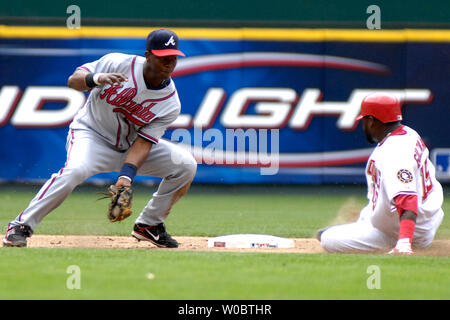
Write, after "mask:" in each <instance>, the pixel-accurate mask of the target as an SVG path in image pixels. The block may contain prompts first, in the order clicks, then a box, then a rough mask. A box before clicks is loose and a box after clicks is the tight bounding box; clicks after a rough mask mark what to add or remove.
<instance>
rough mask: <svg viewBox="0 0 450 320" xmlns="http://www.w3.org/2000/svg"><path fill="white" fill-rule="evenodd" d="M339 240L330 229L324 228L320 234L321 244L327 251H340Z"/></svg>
mask: <svg viewBox="0 0 450 320" xmlns="http://www.w3.org/2000/svg"><path fill="white" fill-rule="evenodd" d="M337 242H338V239H337V238H336V237H334V236H333V232H330V229H326V230H324V231H323V232H322V234H321V235H320V245H321V246H322V248H323V249H325V250H326V251H327V252H331V253H334V252H339V250H338V247H339V246H338V245H337Z"/></svg>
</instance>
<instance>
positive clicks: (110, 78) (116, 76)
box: [97, 73, 128, 85]
mask: <svg viewBox="0 0 450 320" xmlns="http://www.w3.org/2000/svg"><path fill="white" fill-rule="evenodd" d="M97 81H98V83H100V85H103V84H110V85H114V84H119V83H121V82H126V81H128V78H127V77H126V76H125V75H124V74H123V73H101V74H100V75H99V77H98V80H97Z"/></svg>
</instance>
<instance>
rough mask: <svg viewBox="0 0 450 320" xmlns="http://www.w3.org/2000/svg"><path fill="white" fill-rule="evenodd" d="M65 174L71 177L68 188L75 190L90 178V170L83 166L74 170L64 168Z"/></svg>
mask: <svg viewBox="0 0 450 320" xmlns="http://www.w3.org/2000/svg"><path fill="white" fill-rule="evenodd" d="M63 170H64V171H63V173H64V174H66V175H67V176H69V179H68V182H67V184H68V186H70V187H72V188H75V187H76V186H78V185H79V184H81V183H83V182H84V181H85V180H86V179H87V178H88V177H89V170H88V169H87V168H85V167H83V166H80V167H74V168H64V169H63Z"/></svg>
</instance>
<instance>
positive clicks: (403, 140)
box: [379, 125, 420, 154]
mask: <svg viewBox="0 0 450 320" xmlns="http://www.w3.org/2000/svg"><path fill="white" fill-rule="evenodd" d="M418 139H420V136H419V134H418V133H417V132H416V131H415V130H414V129H412V128H410V127H408V126H405V125H402V126H401V127H399V128H397V129H396V130H394V131H393V132H391V133H390V134H389V136H388V137H387V138H386V139H385V140H384V141H383V142H382V143H380V145H379V147H380V149H382V150H383V151H384V152H387V153H393V154H399V153H405V154H409V153H411V152H414V149H415V147H416V143H417V140H418Z"/></svg>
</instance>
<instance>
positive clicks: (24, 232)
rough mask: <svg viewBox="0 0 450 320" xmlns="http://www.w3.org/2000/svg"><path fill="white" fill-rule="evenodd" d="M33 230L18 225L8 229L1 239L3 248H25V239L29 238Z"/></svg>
mask: <svg viewBox="0 0 450 320" xmlns="http://www.w3.org/2000/svg"><path fill="white" fill-rule="evenodd" d="M32 234H33V230H31V228H30V227H29V226H27V225H18V226H14V227H11V228H9V229H8V231H7V232H6V235H5V238H4V239H3V246H4V247H26V246H27V238H28V237H31V235H32Z"/></svg>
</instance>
